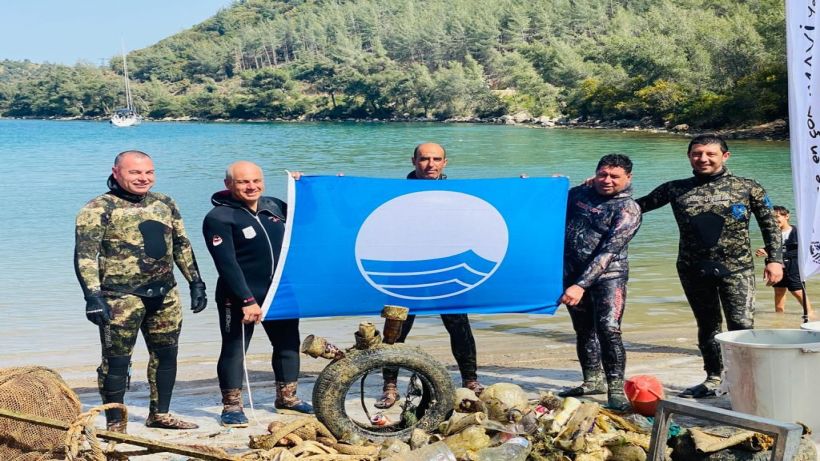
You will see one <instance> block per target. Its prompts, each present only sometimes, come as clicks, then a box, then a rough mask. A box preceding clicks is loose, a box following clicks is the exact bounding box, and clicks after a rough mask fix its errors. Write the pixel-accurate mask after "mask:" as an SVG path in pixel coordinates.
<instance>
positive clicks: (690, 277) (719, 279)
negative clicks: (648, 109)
mask: <svg viewBox="0 0 820 461" xmlns="http://www.w3.org/2000/svg"><path fill="white" fill-rule="evenodd" d="M729 155H730V153H729V148H728V146H727V145H726V141H724V140H723V139H722V138H721V137H719V136H717V135H714V134H706V135H700V136H697V137H695V138H693V139H692V141H691V142H690V143H689V149H688V157H689V162H690V164H691V165H692V169H693V173H694V176H692V177H691V178H686V179H679V180H676V181H670V182H667V183H664V184H661V185H660V186H659V187H658V188H656V189H655V190H653V191H652V192H650V193H649V195H647V196H645V197H641V198H639V199H638V200H637V202H638V205H640V207H641V210H642V211H643V212H644V213H646V212H648V211H652V210H654V209H657V208H660V207H662V206H664V205H666V204H667V203H668V204H670V205H671V206H672V211H673V213H674V214H675V220H676V221H677V222H678V229H679V231H680V243H679V245H678V262H677V269H678V276H679V277H680V281H681V285H682V286H683V291H684V293H685V294H686V299H687V300H688V301H689V305H690V306H691V308H692V312H693V313H694V315H695V321H696V322H697V325H698V348H699V349H700V352H701V354H702V355H703V364H704V369H705V371H706V380H705V381H704V382H703V383H701V384H698V385H696V386H692V387H690V388H688V389H686V390H684V391H683V392H682V393H681V394H680V396H681V397H687V398H702V397H713V396H715V391H716V390H717V389H718V388H719V387H720V380H721V373H722V372H723V360H722V357H721V354H720V345H719V344H718V342H717V341H716V340H715V335H717V334H718V333H720V331H721V324H722V318H721V307H722V308H723V314H724V315H725V316H726V325H727V327H728V328H729V330H730V331H731V330H745V329H751V328H754V296H755V276H754V263H753V262H752V250H751V243H750V241H749V220H750V218H751V214H754V216H755V218H756V219H757V223H758V225H759V226H760V230H761V232H762V234H763V241H764V243H765V249H766V253H767V254H768V257H767V258H766V268H765V270H764V272H763V277H764V279H765V280H766V284H767V285H773V284H775V283H777V282H778V281H779V280H780V279H781V278H782V277H783V256H782V248H781V246H782V245H781V240H782V238H781V235H780V229H779V228H778V226H777V222H776V221H775V218H774V214H773V212H772V204H771V201H770V200H769V197H768V196H767V195H766V191H765V190H764V189H763V187H761V186H760V184H758V183H757V182H756V181H753V180H751V179H746V178H741V177H738V176H734V175H732V173H731V172H729V170H727V169H726V167H725V166H724V163H725V162H726V160H728V159H729Z"/></svg>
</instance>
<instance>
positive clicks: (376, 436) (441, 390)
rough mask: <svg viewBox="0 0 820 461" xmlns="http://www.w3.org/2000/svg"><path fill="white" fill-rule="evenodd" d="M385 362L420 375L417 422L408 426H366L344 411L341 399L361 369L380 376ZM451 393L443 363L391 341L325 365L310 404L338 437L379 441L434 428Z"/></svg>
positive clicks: (444, 414)
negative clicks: (420, 398) (419, 401)
mask: <svg viewBox="0 0 820 461" xmlns="http://www.w3.org/2000/svg"><path fill="white" fill-rule="evenodd" d="M386 366H398V367H401V368H403V369H405V370H409V371H413V372H415V373H416V374H417V375H418V377H419V378H420V381H421V384H422V387H423V389H424V397H423V398H422V401H421V403H420V404H419V420H418V423H416V424H415V425H413V426H411V427H406V428H403V429H397V428H391V427H389V426H386V427H370V426H369V425H363V424H360V423H357V422H356V421H354V420H352V419H351V418H350V417H349V416H348V415H347V411H346V410H345V399H346V397H347V394H348V391H349V390H350V388H351V387H352V386H354V385H355V384H357V383H358V381H359V380H360V379H361V377H362V376H364V374H365V373H373V374H376V375H377V376H379V379H381V369H382V368H383V367H386ZM454 396H455V390H454V388H453V381H452V379H451V378H450V375H449V373H448V372H447V370H446V369H445V368H444V366H443V365H441V364H440V363H439V362H438V361H436V359H434V358H433V357H431V356H430V355H429V354H427V353H425V352H423V351H422V350H421V349H419V348H416V347H410V346H405V345H403V344H395V345H389V346H387V345H385V346H379V347H375V348H371V349H366V350H353V351H350V352H348V353H347V355H346V356H345V357H344V358H343V359H341V360H338V361H336V362H333V363H331V364H330V365H328V366H327V367H326V368H325V369H324V370H323V371H322V372H321V373H320V374H319V377H318V378H317V379H316V384H315V385H314V386H313V407H314V411H315V412H316V417H317V418H319V420H320V421H321V422H322V423H324V424H325V426H327V428H328V429H330V431H331V432H332V433H333V434H334V435H335V436H336V437H338V438H340V439H343V440H344V439H348V438H349V437H350V436H351V435H355V436H358V437H362V438H364V439H368V440H372V441H383V440H386V439H389V438H399V439H407V438H409V437H410V433H411V432H412V431H413V429H414V428H419V429H423V430H425V431H430V430H433V429H435V428H437V427H438V425H439V423H441V422H442V421H444V420H445V419H446V418H447V417H448V416H449V415H450V413H451V412H452V410H453V399H454V398H455V397H454ZM421 413H423V414H421Z"/></svg>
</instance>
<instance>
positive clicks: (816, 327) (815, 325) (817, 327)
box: [800, 322, 820, 331]
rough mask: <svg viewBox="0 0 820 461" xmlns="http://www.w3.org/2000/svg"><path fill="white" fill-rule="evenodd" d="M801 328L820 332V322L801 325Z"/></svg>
mask: <svg viewBox="0 0 820 461" xmlns="http://www.w3.org/2000/svg"><path fill="white" fill-rule="evenodd" d="M800 328H801V329H803V330H811V331H820V322H806V323H801V324H800Z"/></svg>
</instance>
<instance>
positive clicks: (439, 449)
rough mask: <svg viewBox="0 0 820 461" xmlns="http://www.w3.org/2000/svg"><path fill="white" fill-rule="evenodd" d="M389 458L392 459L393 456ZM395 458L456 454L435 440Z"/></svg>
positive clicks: (444, 459) (452, 459)
mask: <svg viewBox="0 0 820 461" xmlns="http://www.w3.org/2000/svg"><path fill="white" fill-rule="evenodd" d="M389 459H391V460H392V459H393V458H392V457H391V458H389ZM395 459H397V460H398V459H401V460H402V461H456V455H454V454H453V452H452V451H451V450H450V448H449V447H448V446H447V444H446V443H444V442H436V443H431V444H430V445H425V446H423V447H421V448H419V449H417V450H413V451H411V452H410V453H405V454H403V455H401V457H400V458H399V457H396V458H395ZM522 459H523V458H522Z"/></svg>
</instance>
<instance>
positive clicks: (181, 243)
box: [167, 198, 202, 283]
mask: <svg viewBox="0 0 820 461" xmlns="http://www.w3.org/2000/svg"><path fill="white" fill-rule="evenodd" d="M167 203H168V206H169V207H170V208H171V232H172V234H171V238H172V239H173V242H174V262H175V263H176V265H177V267H178V268H179V271H180V272H181V273H182V276H183V277H185V280H187V281H188V283H191V282H193V281H194V280H202V277H201V276H200V275H199V267H198V266H197V264H196V258H195V257H194V249H193V248H192V247H191V241H190V240H189V239H188V234H187V233H186V232H185V224H183V222H182V215H181V214H180V213H179V208H177V205H176V203H175V202H174V201H173V200H171V199H170V198H168V202H167Z"/></svg>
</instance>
